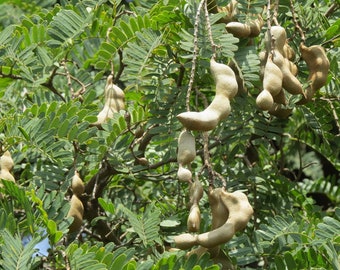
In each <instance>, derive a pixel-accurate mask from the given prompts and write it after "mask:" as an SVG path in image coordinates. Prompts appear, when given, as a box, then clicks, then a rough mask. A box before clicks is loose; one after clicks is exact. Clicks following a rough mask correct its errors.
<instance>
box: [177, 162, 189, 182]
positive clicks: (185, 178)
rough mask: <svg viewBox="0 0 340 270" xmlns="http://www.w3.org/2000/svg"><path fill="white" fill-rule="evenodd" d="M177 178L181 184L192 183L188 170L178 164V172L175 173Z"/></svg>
mask: <svg viewBox="0 0 340 270" xmlns="http://www.w3.org/2000/svg"><path fill="white" fill-rule="evenodd" d="M177 178H178V180H179V181H181V182H188V183H190V182H191V181H192V173H191V171H190V170H189V169H187V168H185V167H183V166H182V165H181V164H179V167H178V171H177Z"/></svg>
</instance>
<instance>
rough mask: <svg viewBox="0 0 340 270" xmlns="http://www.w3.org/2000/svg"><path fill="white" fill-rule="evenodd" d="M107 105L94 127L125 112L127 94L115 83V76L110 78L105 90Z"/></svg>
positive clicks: (98, 116)
mask: <svg viewBox="0 0 340 270" xmlns="http://www.w3.org/2000/svg"><path fill="white" fill-rule="evenodd" d="M104 97H105V104H104V107H103V109H102V110H101V111H100V112H99V113H98V115H97V122H95V123H93V125H97V126H99V125H101V124H103V123H105V122H106V121H107V120H108V119H110V118H113V114H114V113H116V112H119V111H120V110H124V108H125V103H124V102H125V94H124V91H123V90H122V89H120V88H119V87H118V86H117V85H115V84H114V83H113V76H112V75H110V76H108V78H107V80H106V85H105V90H104Z"/></svg>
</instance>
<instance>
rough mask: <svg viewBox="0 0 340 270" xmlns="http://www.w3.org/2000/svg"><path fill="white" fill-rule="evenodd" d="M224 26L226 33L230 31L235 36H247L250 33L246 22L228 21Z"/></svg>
mask: <svg viewBox="0 0 340 270" xmlns="http://www.w3.org/2000/svg"><path fill="white" fill-rule="evenodd" d="M225 27H226V29H227V32H228V33H231V34H232V35H233V36H234V37H237V38H246V37H249V35H250V33H251V28H250V26H249V25H248V24H246V23H240V22H229V23H227V24H226V26H225Z"/></svg>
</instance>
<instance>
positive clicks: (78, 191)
mask: <svg viewBox="0 0 340 270" xmlns="http://www.w3.org/2000/svg"><path fill="white" fill-rule="evenodd" d="M71 187H72V192H73V194H74V195H76V196H78V197H80V196H81V195H82V194H83V193H84V191H85V186H84V182H83V180H81V178H80V176H79V172H77V171H75V172H74V176H73V177H72V184H71Z"/></svg>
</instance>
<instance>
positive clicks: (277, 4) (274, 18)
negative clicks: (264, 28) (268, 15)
mask: <svg viewBox="0 0 340 270" xmlns="http://www.w3.org/2000/svg"><path fill="white" fill-rule="evenodd" d="M279 2H280V1H279V0H275V6H274V12H273V22H274V23H275V25H280V24H279V22H278V20H277V16H278V10H279ZM268 6H269V7H270V0H268Z"/></svg>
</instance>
